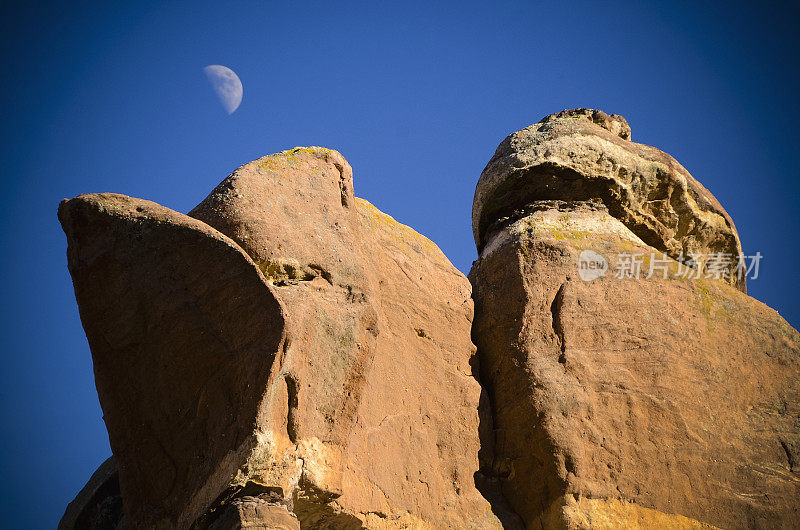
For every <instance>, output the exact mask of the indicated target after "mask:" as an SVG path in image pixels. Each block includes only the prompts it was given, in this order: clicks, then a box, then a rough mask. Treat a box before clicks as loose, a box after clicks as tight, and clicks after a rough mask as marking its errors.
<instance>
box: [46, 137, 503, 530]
mask: <svg viewBox="0 0 800 530" xmlns="http://www.w3.org/2000/svg"><path fill="white" fill-rule="evenodd" d="M60 218H61V221H62V224H63V226H64V229H65V231H66V233H67V237H68V240H69V252H68V254H69V266H70V271H71V273H72V275H73V280H74V283H75V290H76V297H77V299H78V303H79V307H80V311H81V318H82V321H83V323H84V328H85V329H86V333H87V336H88V337H89V341H90V346H91V348H92V354H93V358H94V363H95V374H96V379H97V387H98V393H99V396H100V401H101V405H102V407H103V411H104V417H105V420H106V423H107V426H108V430H109V437H110V441H111V446H112V450H113V451H114V454H115V457H116V460H117V462H118V463H119V475H118V476H119V485H120V488H121V491H122V498H123V501H124V509H125V517H126V519H127V523H128V524H130V526H132V527H136V528H151V527H164V528H167V527H180V528H187V527H189V526H192V525H196V526H198V527H201V528H218V529H219V528H238V527H243V528H244V527H259V528H291V527H292V525H293V524H294V523H293V521H298V522H299V524H300V525H302V526H303V527H304V528H362V527H366V528H491V527H498V526H499V525H500V523H499V521H498V519H497V518H496V517H495V516H494V515H493V513H492V511H491V506H490V505H489V503H488V502H487V501H486V500H485V499H484V498H483V497H482V496H481V495H480V493H479V492H478V491H477V489H476V487H475V485H474V474H475V473H476V472H477V471H478V467H479V464H478V452H479V449H480V447H479V445H480V442H479V438H478V432H479V416H478V405H479V399H480V396H481V388H480V386H479V385H478V383H477V382H476V380H475V378H474V377H473V374H472V372H471V365H472V360H473V356H474V354H475V348H474V346H473V345H472V343H471V341H470V327H471V322H472V301H471V297H470V294H471V289H470V285H469V282H468V281H467V279H466V278H465V277H464V276H463V275H462V274H461V273H459V272H458V271H457V270H456V269H455V268H454V267H453V266H452V265H451V264H450V263H449V261H448V260H447V258H445V257H444V255H443V254H442V253H441V251H439V249H438V248H437V247H436V246H435V245H434V244H433V243H431V242H430V241H429V240H427V239H426V238H424V237H422V236H420V235H419V234H417V233H415V232H414V231H413V230H411V229H409V228H407V227H405V226H403V225H401V224H399V223H397V222H395V221H394V220H393V219H391V218H390V217H388V216H386V215H385V214H383V213H381V212H380V211H378V210H377V209H375V208H374V207H373V206H371V205H370V204H369V203H367V202H366V201H362V200H359V199H355V197H354V196H353V188H352V173H351V170H350V167H349V165H348V164H347V162H346V161H345V160H344V158H343V157H342V156H341V155H340V154H339V153H337V152H335V151H331V150H328V149H323V148H298V149H293V150H291V151H287V152H284V153H279V154H277V155H272V156H269V157H265V158H262V159H259V160H256V161H254V162H251V163H250V164H247V165H245V166H242V167H241V168H239V169H238V170H236V171H235V172H234V173H233V174H232V175H231V176H230V177H228V178H227V179H225V180H224V181H223V182H222V183H221V184H220V185H219V186H218V187H217V188H216V189H215V190H214V191H213V192H212V193H211V194H210V195H209V197H208V198H206V199H205V200H204V201H203V202H202V203H201V204H200V205H198V207H197V208H195V209H194V210H193V211H192V212H190V216H185V215H182V214H179V213H177V212H173V211H171V210H168V209H166V208H163V207H161V206H158V205H156V204H153V203H149V202H147V201H142V200H138V199H131V198H128V197H123V196H119V195H109V194H101V195H89V196H81V197H78V198H76V199H72V200H70V201H65V202H64V203H63V204H62V206H61V208H60ZM223 234H224V235H223ZM91 509H94V508H93V505H92V503H91V502H89V503H87V504H86V510H91ZM294 516H296V517H297V520H295V519H293V517H294Z"/></svg>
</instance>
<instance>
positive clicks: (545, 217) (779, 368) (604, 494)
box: [470, 112, 800, 528]
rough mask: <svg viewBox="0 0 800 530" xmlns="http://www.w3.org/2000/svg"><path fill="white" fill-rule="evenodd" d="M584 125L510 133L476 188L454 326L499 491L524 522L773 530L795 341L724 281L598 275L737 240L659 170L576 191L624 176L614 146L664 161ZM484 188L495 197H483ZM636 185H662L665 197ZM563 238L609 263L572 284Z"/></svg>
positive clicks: (787, 491) (576, 117) (797, 479)
mask: <svg viewBox="0 0 800 530" xmlns="http://www.w3.org/2000/svg"><path fill="white" fill-rule="evenodd" d="M594 115H596V114H594ZM592 118H593V113H592V112H572V113H561V114H559V115H554V116H550V117H548V118H546V119H545V120H543V121H542V122H540V124H537V125H534V126H532V127H529V128H528V129H525V130H523V131H520V132H519V133H515V134H514V135H512V136H511V137H509V138H508V139H506V141H505V142H503V144H501V145H500V147H499V148H498V153H497V154H496V155H495V157H494V158H493V159H492V161H491V162H490V163H489V165H488V166H487V168H486V170H485V171H484V174H483V175H482V176H481V180H480V182H479V184H478V189H477V191H476V202H475V209H474V212H475V219H476V220H477V224H476V240H477V241H478V243H479V245H480V247H481V248H482V252H481V254H480V258H479V260H478V261H477V262H476V263H475V264H474V266H473V269H472V271H471V273H470V279H471V280H472V283H473V286H474V293H473V295H474V298H475V301H476V317H475V324H474V328H473V338H474V340H475V342H476V344H477V347H478V351H479V355H480V361H481V377H482V381H483V383H484V385H485V386H486V387H487V389H488V391H489V394H490V396H491V401H492V404H493V411H494V421H495V429H496V430H495V437H496V439H495V450H494V460H493V465H494V472H495V473H496V474H497V476H498V477H499V479H500V482H501V484H502V491H503V493H504V495H505V498H506V499H507V500H508V502H509V503H510V505H511V507H512V508H513V509H514V510H515V511H516V512H517V513H518V514H519V515H520V516H521V517H522V519H523V520H524V522H525V524H526V526H527V527H528V528H533V527H539V526H542V527H544V528H561V527H568V528H597V527H643V528H661V527H680V528H687V527H704V526H706V525H713V526H717V527H721V528H772V527H786V528H789V527H793V526H794V525H796V524H797V521H798V520H800V505H799V503H798V495H800V476H799V475H798V471H800V470H798V469H797V467H796V458H797V451H798V449H799V448H800V423H798V418H800V400H798V395H800V377H798V376H799V375H800V363H799V362H798V360H799V359H800V337H799V336H798V333H797V332H796V331H795V330H793V329H792V328H791V327H789V325H788V324H787V323H786V322H785V321H784V320H783V319H782V318H781V317H780V316H779V315H778V314H777V313H776V312H775V311H773V310H772V309H769V308H768V307H766V306H765V305H764V304H761V303H760V302H757V301H756V300H753V299H752V298H749V297H747V296H746V295H745V294H743V293H742V292H741V291H740V290H738V289H736V288H734V287H739V288H740V289H743V288H744V286H743V282H737V281H730V279H725V278H720V279H714V278H711V279H705V278H703V279H699V280H698V279H686V278H682V277H676V276H675V273H676V272H677V271H678V268H679V264H678V262H676V261H674V260H671V259H667V260H666V261H665V262H662V263H660V265H661V266H663V268H664V270H659V272H658V273H657V274H654V275H653V276H652V277H650V278H646V277H645V274H643V275H642V276H641V278H640V279H636V278H634V277H631V278H624V279H617V278H616V277H615V276H614V272H613V271H614V270H615V268H616V267H617V266H618V265H619V260H622V259H625V258H624V256H626V255H636V254H641V255H642V256H647V260H648V262H647V263H645V267H646V265H648V264H649V260H650V259H652V257H651V253H656V255H657V256H658V259H660V260H663V257H662V256H661V254H660V253H658V252H657V251H660V250H664V251H665V252H670V251H671V249H675V250H677V249H688V248H695V249H697V248H698V247H702V246H704V245H705V246H706V252H709V251H711V250H714V251H716V248H718V247H716V246H715V245H717V244H718V243H724V248H726V249H729V250H731V251H733V250H736V249H738V248H740V245H739V243H738V238H737V236H736V232H735V230H734V229H733V224H732V222H730V220H729V219H728V216H727V214H725V212H724V210H722V209H721V206H719V205H718V203H717V202H716V201H715V200H714V199H713V197H711V196H710V194H708V192H706V191H702V188H700V187H699V185H697V184H696V182H695V181H694V180H693V179H691V177H690V176H688V174H685V173H684V170H682V168H680V167H679V166H677V163H671V164H672V172H670V171H661V169H660V166H655V167H653V168H652V172H651V173H650V174H649V175H646V174H642V175H639V176H636V178H634V179H633V180H631V181H626V182H622V181H621V180H620V181H618V182H617V183H613V184H609V186H610V188H611V189H612V190H618V191H619V192H620V193H619V195H615V194H613V193H612V195H608V189H607V188H606V187H594V185H589V184H587V182H591V180H593V179H614V178H619V177H614V176H613V175H614V174H616V175H620V174H621V173H624V174H625V175H627V177H626V178H628V177H629V176H631V175H636V171H639V170H638V169H635V168H637V167H640V166H637V164H639V161H638V160H632V161H631V160H628V159H627V158H626V157H629V153H643V155H642V156H644V154H646V156H647V159H648V160H656V161H667V160H669V158H668V156H667V155H665V154H663V153H660V154H659V153H658V152H656V150H654V149H653V148H649V147H644V146H640V145H637V144H632V143H630V142H628V141H627V140H624V138H626V137H629V134H630V133H629V128H628V127H627V124H623V125H622V126H621V127H620V128H621V130H622V131H623V132H624V134H620V135H619V136H616V135H613V134H612V133H611V132H609V131H607V130H606V129H604V128H603V126H605V124H606V123H607V120H606V121H604V122H603V123H601V124H600V125H598V124H596V123H594V122H593V120H592ZM620 120H621V118H618V117H617V118H612V119H611V123H613V124H618V123H620ZM609 144H610V145H611V147H608V145H609ZM598 152H601V154H602V156H596V155H597V153H598ZM566 153H569V155H566ZM586 153H590V154H591V156H590V155H589V154H586ZM558 156H566V157H567V159H566V160H564V159H559V161H558V163H554V162H553V159H554V158H556V157H558ZM520 160H524V161H525V162H524V168H523V169H520V166H521V165H522V164H521V163H520V162H519V161H520ZM609 160H610V161H611V162H609ZM658 163H659V164H660V163H662V162H658ZM664 163H666V162H664ZM625 164H628V165H627V166H626V165H625ZM615 167H616V169H614V168H615ZM625 167H629V168H631V169H627V170H626V171H625V172H622V171H621V170H622V169H623V168H625ZM531 168H535V169H531ZM565 168H568V170H567V169H565ZM609 175H610V176H609ZM637 182H638V184H637ZM607 184H608V183H607ZM500 189H502V190H504V191H503V193H504V194H505V196H507V197H514V198H515V201H516V202H515V203H514V204H513V205H514V206H515V208H514V209H513V210H510V209H507V210H501V209H498V208H495V207H492V206H491V205H492V204H495V202H494V201H497V200H498V199H497V191H496V190H500ZM652 190H671V191H670V192H669V193H672V194H673V195H672V196H671V197H669V196H668V197H667V199H666V200H667V203H668V204H669V207H666V206H664V207H663V208H662V207H656V206H655V204H654V201H653V200H652V199H653V195H652ZM692 190H694V191H692ZM674 194H678V195H679V196H680V199H676V198H675V195H674ZM701 198H702V202H701V201H700V199H701ZM523 203H524V204H523ZM670 208H671V209H670ZM503 212H505V213H506V215H501V213H503ZM498 215H501V216H500V217H497V216H498ZM486 216H489V217H486ZM639 217H641V218H639ZM642 223H644V224H646V225H647V226H648V227H649V228H652V230H650V229H649V228H648V229H645V228H647V227H643V226H642ZM687 226H688V227H690V228H684V227H687ZM656 235H658V236H659V237H656ZM647 242H650V245H648V244H646V243H647ZM583 251H593V252H596V253H598V254H600V255H602V256H605V257H607V258H608V259H609V260H610V263H609V270H610V271H612V272H609V273H608V274H606V275H605V276H601V277H598V278H596V279H593V280H591V281H584V280H582V279H581V277H580V275H579V268H578V265H579V257H580V255H581V252H583ZM620 256H622V257H620ZM645 270H646V269H645ZM665 276H666V278H665Z"/></svg>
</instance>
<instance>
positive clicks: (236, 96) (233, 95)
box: [203, 64, 242, 114]
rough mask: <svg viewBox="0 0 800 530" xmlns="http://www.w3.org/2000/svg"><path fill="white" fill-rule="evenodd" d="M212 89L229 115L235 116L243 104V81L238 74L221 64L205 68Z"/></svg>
mask: <svg viewBox="0 0 800 530" xmlns="http://www.w3.org/2000/svg"><path fill="white" fill-rule="evenodd" d="M203 71H204V72H205V73H206V77H207V78H208V82H209V83H211V88H212V89H214V93H216V94H217V99H219V102H220V103H222V107H223V108H224V109H225V112H227V113H228V114H233V113H234V112H235V111H236V109H238V108H239V104H240V103H241V102H242V81H241V80H240V79H239V76H238V75H236V72H234V71H233V70H231V69H230V68H228V67H227V66H222V65H220V64H210V65H208V66H206V67H205V68H203Z"/></svg>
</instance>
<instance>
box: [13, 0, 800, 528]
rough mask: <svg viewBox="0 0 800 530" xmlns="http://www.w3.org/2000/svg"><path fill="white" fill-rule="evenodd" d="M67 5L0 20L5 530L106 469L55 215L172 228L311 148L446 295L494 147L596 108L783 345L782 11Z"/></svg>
mask: <svg viewBox="0 0 800 530" xmlns="http://www.w3.org/2000/svg"><path fill="white" fill-rule="evenodd" d="M28 3H29V4H33V2H28ZM41 4H42V5H44V3H41ZM65 4H66V3H65ZM70 4H72V3H70ZM75 4H77V5H70V6H66V5H62V6H60V7H58V6H53V7H49V8H44V7H39V8H35V7H31V6H25V4H19V5H15V4H11V5H9V4H8V3H7V2H6V3H4V5H3V7H2V11H1V12H0V25H2V27H0V42H2V72H3V76H2V86H0V90H2V99H1V100H0V101H2V102H3V113H2V120H1V121H0V124H1V129H2V186H3V187H2V208H0V237H2V274H1V275H0V281H2V288H3V291H2V293H3V296H2V304H3V305H2V312H3V314H2V320H0V322H2V328H3V329H2V363H3V366H2V373H0V377H2V380H0V398H1V399H2V402H1V403H0V407H1V408H0V414H2V416H1V417H0V425H2V428H3V435H2V438H0V477H2V480H0V488H2V491H0V521H3V525H4V526H7V527H25V528H52V527H54V526H55V523H56V522H57V521H58V519H59V518H60V516H61V514H62V513H63V510H64V507H65V506H66V504H67V502H68V501H69V500H71V499H72V498H73V496H74V495H75V494H76V493H77V491H78V490H79V489H80V488H81V486H82V485H83V484H84V483H85V481H86V480H87V479H88V477H89V476H90V474H91V473H92V471H93V470H94V469H95V468H96V467H97V465H98V464H99V463H101V462H102V461H103V460H104V459H105V458H106V457H107V456H108V455H109V454H110V450H109V447H108V439H107V435H106V431H105V428H104V425H103V422H102V419H101V410H100V407H99V404H98V401H97V395H96V392H95V389H94V382H93V378H92V366H91V360H90V353H89V349H88V346H87V343H86V339H85V336H84V334H83V330H82V328H81V325H80V321H79V318H78V313H77V306H76V304H75V300H74V296H73V291H72V284H71V281H70V277H69V274H68V272H67V266H66V256H65V250H66V241H65V238H64V235H63V233H62V232H61V229H60V227H59V225H58V222H57V219H56V207H57V205H58V201H59V200H61V199H62V198H64V197H72V196H74V195H77V194H80V193H84V192H102V191H114V192H119V193H125V194H128V195H132V196H136V197H142V198H146V199H150V200H154V201H157V202H159V203H161V204H163V205H165V206H169V207H171V208H173V209H176V210H178V211H182V212H186V211H188V210H189V209H190V208H191V207H192V206H194V205H195V204H196V203H197V202H199V201H200V200H201V199H202V198H203V197H204V196H205V195H206V194H207V193H208V192H209V191H210V190H211V188H212V187H213V186H214V185H216V184H217V183H218V182H219V181H220V180H221V179H222V178H224V177H225V176H226V175H228V174H229V173H230V172H231V171H232V170H233V169H235V168H236V167H237V166H238V165H240V164H242V163H244V162H247V161H249V160H252V159H254V158H257V157H259V156H262V155H265V154H269V153H273V152H276V151H280V150H283V149H286V148H290V147H294V146H296V145H322V146H327V147H332V148H335V149H338V150H339V151H341V152H342V153H343V154H344V155H345V157H346V158H347V159H348V160H349V161H350V164H351V165H352V166H353V169H354V175H355V189H356V194H357V195H359V196H362V197H365V198H367V199H369V200H370V201H372V202H373V203H374V204H376V205H377V206H378V207H379V208H381V209H382V210H384V211H385V212H387V213H389V214H391V215H393V216H394V217H395V218H397V219H398V220H400V221H402V222H404V223H406V224H409V225H410V226H412V227H414V228H415V229H417V230H418V231H420V232H422V233H423V234H425V235H427V236H428V237H430V238H431V239H433V240H434V241H435V242H436V243H438V244H439V246H440V247H441V248H442V250H444V252H445V253H446V254H447V255H448V256H449V257H450V259H451V260H452V261H453V263H454V264H455V265H456V266H457V267H458V268H460V269H461V270H462V271H464V272H466V271H468V269H469V267H470V264H471V262H472V260H473V259H474V258H475V250H474V246H473V242H472V235H471V229H470V208H471V203H472V194H473V191H474V188H475V182H476V180H477V178H478V175H479V174H480V172H481V170H482V169H483V166H484V165H485V163H486V162H487V161H488V159H489V158H490V156H491V155H492V153H493V151H494V149H495V147H496V146H497V144H498V143H499V142H500V141H501V140H502V139H503V138H504V137H505V136H506V135H507V134H509V133H511V132H513V131H515V130H518V129H520V128H522V127H525V126H527V125H530V124H531V123H534V122H536V121H538V120H539V119H540V118H542V117H543V116H545V115H547V114H550V113H552V112H557V111H560V110H562V109H565V108H573V107H594V108H600V109H603V110H605V111H607V112H611V113H617V114H622V115H623V116H625V117H626V118H627V119H628V121H629V122H630V124H631V127H632V129H633V138H634V140H636V141H639V142H644V143H648V144H651V145H655V146H657V147H659V148H661V149H663V150H665V151H667V152H669V153H671V154H672V155H674V156H675V157H676V158H677V159H678V160H679V161H680V162H681V163H683V165H685V166H686V167H687V168H688V169H689V171H690V172H692V174H693V175H694V176H695V177H696V178H698V179H699V180H700V181H701V182H702V183H703V184H704V185H705V186H706V187H708V188H709V189H710V190H711V191H712V193H714V194H715V195H716V196H717V197H718V198H719V200H720V201H721V202H722V204H723V205H724V206H725V207H726V208H727V210H728V211H729V212H730V214H731V215H732V216H733V218H734V220H735V221H736V224H737V226H738V228H739V232H740V234H741V236H742V240H743V242H744V247H745V251H746V252H747V253H753V252H755V251H760V252H761V253H762V254H763V255H764V256H765V258H764V261H763V262H762V269H761V278H760V279H758V280H756V281H753V282H750V293H751V294H752V295H753V296H754V297H756V298H758V299H759V300H762V301H764V302H765V303H767V304H769V305H771V306H772V307H774V308H776V309H777V310H778V311H780V313H781V314H782V315H784V316H785V317H786V318H787V319H788V320H789V322H790V323H792V324H793V325H795V326H797V325H798V324H800V301H798V289H797V284H798V281H797V267H798V266H800V251H798V240H800V209H798V207H797V202H796V201H797V200H798V198H799V197H800V178H799V177H800V170H799V169H798V167H800V166H798V160H797V158H798V149H797V147H798V127H797V124H796V121H797V120H798V117H800V108H799V107H800V104H799V103H798V102H799V101H800V99H799V98H798V89H800V83H798V65H800V57H798V50H800V46H798V44H799V43H798V37H797V32H796V24H797V20H798V14H800V13H799V12H798V11H799V10H798V9H797V7H796V6H795V7H793V8H787V7H778V4H775V6H774V7H765V6H763V5H762V6H761V7H760V8H756V7H753V5H752V4H750V5H749V6H746V5H744V4H742V5H738V4H736V3H735V2H733V3H732V2H725V3H722V2H720V3H716V4H715V5H705V6H699V5H694V4H695V3H694V2H691V3H679V4H672V5H671V6H669V7H667V6H666V4H665V5H664V6H655V5H653V6H649V7H648V6H632V5H623V4H622V3H617V2H591V3H585V4H582V3H571V4H572V5H570V6H569V7H566V5H565V4H566V3H558V5H557V3H556V2H547V3H539V2H525V3H510V2H509V3H503V2H492V3H491V5H490V3H489V2H486V3H471V2H440V3H436V2H431V1H428V2H424V3H420V4H415V5H414V4H411V3H409V2H403V3H399V2H398V3H394V4H392V5H390V4H389V3H382V2H381V3H378V2H358V3H346V2H345V3H342V2H337V3H336V4H335V5H334V4H333V3H332V4H331V5H326V4H323V3H316V2H309V1H305V2H300V3H298V2H291V3H289V2H259V3H256V2H253V3H240V2H225V3H217V4H216V5H212V4H210V3H200V2H181V3H173V4H171V5H169V6H167V7H160V6H155V5H153V6H147V5H146V4H145V3H142V2H131V3H128V4H130V5H129V6H127V7H114V6H112V5H110V4H115V2H97V3H91V2H81V3H75ZM120 4H121V3H120ZM342 4H344V5H342ZM697 4H701V3H700V2H698V3H697ZM23 6H24V7H23ZM215 63H217V64H224V65H227V66H229V67H231V68H232V69H234V70H235V71H236V72H237V73H238V74H239V76H240V77H241V79H242V82H243V84H244V99H243V102H242V105H241V107H240V108H239V110H238V111H237V112H236V113H234V114H233V115H231V116H227V115H226V114H225V113H224V112H223V110H222V108H221V107H220V105H219V104H218V103H217V101H216V100H215V99H214V96H213V94H212V92H211V90H210V89H209V87H208V85H207V83H206V80H205V77H204V75H203V72H202V68H203V67H204V66H205V65H207V64H215ZM121 302H122V303H124V301H121ZM656 324H657V323H656Z"/></svg>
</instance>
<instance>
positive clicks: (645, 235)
mask: <svg viewBox="0 0 800 530" xmlns="http://www.w3.org/2000/svg"><path fill="white" fill-rule="evenodd" d="M630 138H631V128H630V126H629V125H628V122H627V120H625V118H623V117H622V116H619V115H616V114H607V113H605V112H603V111H601V110H595V109H585V108H579V109H572V110H565V111H562V112H559V113H556V114H551V115H549V116H546V117H545V118H543V119H542V120H540V121H539V122H537V123H535V124H533V125H531V126H529V127H526V128H524V129H522V130H520V131H517V132H515V133H513V134H511V135H509V136H508V137H507V138H506V139H505V140H503V142H501V143H500V145H499V146H498V148H497V150H496V151H495V154H494V156H493V157H492V159H491V160H490V161H489V163H488V164H487V165H486V168H485V169H484V170H483V172H482V173H481V176H480V178H479V179H478V184H477V186H476V189H475V198H474V200H473V204H472V230H473V235H474V237H475V244H476V246H477V249H478V252H479V253H480V252H481V251H482V249H483V247H484V246H485V245H486V243H487V241H488V240H489V237H490V236H491V235H492V230H493V227H495V226H497V221H501V220H503V219H508V218H512V217H514V216H515V212H519V211H521V210H522V209H524V207H525V206H526V205H528V204H531V203H536V202H539V201H547V200H564V201H599V202H602V203H603V204H604V205H605V206H606V208H607V209H608V211H609V213H610V214H611V215H612V216H613V217H615V218H617V219H618V220H620V221H621V222H622V223H623V224H624V225H625V226H627V227H628V228H629V229H630V230H631V231H632V232H633V233H634V234H635V235H636V236H638V237H639V238H641V239H642V241H644V242H645V243H646V244H647V245H649V246H651V247H653V248H654V249H656V250H658V251H661V252H664V253H665V254H667V255H668V256H670V257H672V258H675V259H678V258H680V257H686V256H689V255H702V256H710V255H712V254H719V253H722V254H725V255H729V256H730V257H731V259H732V261H733V262H734V265H735V263H736V261H737V259H738V257H739V256H740V255H741V253H742V250H741V249H742V247H741V242H740V240H739V235H738V233H737V231H736V227H735V225H734V223H733V220H732V219H731V217H730V216H729V215H728V214H727V212H726V211H725V209H724V208H723V207H722V205H720V203H719V201H717V199H716V198H715V197H714V196H713V195H712V194H711V192H709V191H708V190H707V189H706V188H705V187H703V185H702V184H700V183H699V182H698V181H697V180H696V179H695V178H694V177H692V175H691V174H690V173H689V172H688V171H687V170H686V169H685V168H684V167H683V166H682V165H681V164H680V163H678V161H676V160H675V159H674V158H673V157H671V156H670V155H669V154H667V153H665V152H663V151H661V150H659V149H656V148H655V147H651V146H648V145H644V144H639V143H635V142H632V141H630ZM734 265H732V267H733V266H734ZM732 267H731V268H732ZM733 276H734V275H731V281H730V283H731V284H733V285H735V286H736V287H737V288H739V289H741V290H743V291H744V290H745V282H744V279H740V278H734V277H733Z"/></svg>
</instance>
